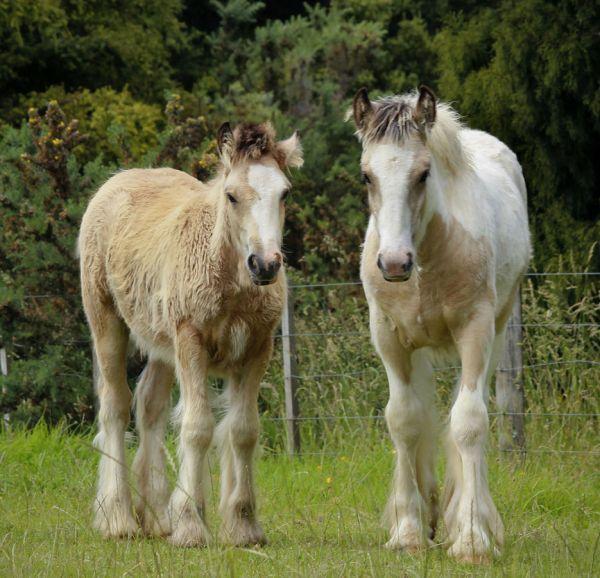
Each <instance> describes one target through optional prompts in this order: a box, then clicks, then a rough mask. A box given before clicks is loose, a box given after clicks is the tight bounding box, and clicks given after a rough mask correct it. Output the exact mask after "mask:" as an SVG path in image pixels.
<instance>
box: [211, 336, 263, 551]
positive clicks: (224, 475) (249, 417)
mask: <svg viewBox="0 0 600 578" xmlns="http://www.w3.org/2000/svg"><path fill="white" fill-rule="evenodd" d="M264 349H265V351H263V353H262V354H261V357H260V358H257V359H254V360H252V362H251V363H250V364H248V366H247V367H245V368H244V369H243V372H244V373H243V375H242V377H241V379H238V378H235V377H233V378H231V379H230V380H229V383H228V390H227V395H228V409H227V414H226V416H225V417H224V418H223V420H222V421H221V423H220V424H219V427H218V436H217V437H218V439H219V449H220V451H221V502H220V507H219V509H220V512H221V515H222V517H223V525H222V529H221V538H222V540H223V541H224V542H227V543H229V544H233V545H234V546H248V545H253V544H265V543H266V539H265V535H264V532H263V530H262V528H261V526H260V524H259V523H258V520H257V517H256V498H255V494H254V475H253V456H254V450H255V448H256V444H257V441H258V432H259V419H258V405H257V399H258V390H259V388H260V380H261V378H262V376H263V375H264V373H265V369H266V366H267V363H268V361H269V359H270V357H271V353H270V349H271V345H270V342H269V344H268V345H265V348H264Z"/></svg>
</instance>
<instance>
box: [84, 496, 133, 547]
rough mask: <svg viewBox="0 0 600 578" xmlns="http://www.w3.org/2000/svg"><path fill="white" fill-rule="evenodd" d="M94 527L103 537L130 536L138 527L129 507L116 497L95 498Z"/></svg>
mask: <svg viewBox="0 0 600 578" xmlns="http://www.w3.org/2000/svg"><path fill="white" fill-rule="evenodd" d="M95 510H96V512H95V516H94V527H95V528H96V529H97V530H98V531H99V532H100V533H101V534H102V536H103V537H104V538H132V537H134V536H136V535H137V533H138V530H139V527H138V524H137V522H136V521H135V518H134V517H133V513H132V512H131V508H129V507H128V506H127V505H124V504H123V503H122V502H120V501H119V500H117V499H114V500H112V499H107V498H102V499H97V500H96V507H95Z"/></svg>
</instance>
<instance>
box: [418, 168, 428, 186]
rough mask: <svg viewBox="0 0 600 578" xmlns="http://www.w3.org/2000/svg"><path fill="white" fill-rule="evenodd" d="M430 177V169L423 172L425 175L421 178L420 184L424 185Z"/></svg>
mask: <svg viewBox="0 0 600 578" xmlns="http://www.w3.org/2000/svg"><path fill="white" fill-rule="evenodd" d="M428 176H429V169H428V170H426V171H424V172H423V174H422V175H421V177H420V178H419V182H420V183H424V182H425V181H426V180H427V177H428Z"/></svg>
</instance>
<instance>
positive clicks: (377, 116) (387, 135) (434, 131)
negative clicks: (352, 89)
mask: <svg viewBox="0 0 600 578" xmlns="http://www.w3.org/2000/svg"><path fill="white" fill-rule="evenodd" d="M418 99H419V92H418V91H417V90H414V91H412V92H409V93H406V94H396V95H392V96H383V97H381V98H378V99H377V100H374V101H372V103H371V104H372V105H373V113H372V114H371V116H370V118H369V119H368V121H367V124H366V126H365V127H364V128H363V129H359V130H358V131H357V135H358V137H359V140H360V141H361V142H362V143H363V145H364V146H369V145H370V144H374V143H378V142H381V141H382V140H390V141H392V142H394V143H398V144H401V143H402V142H403V141H404V140H405V139H407V138H409V137H410V136H411V135H415V134H419V133H421V132H422V131H423V128H422V127H421V126H419V125H418V124H417V122H416V120H415V117H414V113H415V109H416V106H417V101H418ZM347 117H348V118H351V117H352V109H350V110H349V112H348V114H347ZM462 129H463V123H462V122H461V120H460V115H459V114H458V113H457V112H456V111H455V110H454V109H453V108H452V107H451V106H450V105H449V104H447V103H445V102H439V101H437V102H436V119H435V122H434V123H433V126H432V127H431V128H426V129H425V130H426V140H427V146H428V148H429V149H430V150H431V152H432V154H434V155H435V156H436V157H437V158H438V159H440V160H441V161H443V162H444V164H446V166H447V167H448V169H449V170H451V171H452V172H456V171H457V170H458V169H459V168H465V167H468V166H469V165H470V159H469V157H468V154H467V153H466V151H465V150H464V149H463V147H462V145H461V143H460V139H459V134H458V133H459V132H460V131H461V130H462Z"/></svg>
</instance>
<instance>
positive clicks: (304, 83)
mask: <svg viewBox="0 0 600 578" xmlns="http://www.w3.org/2000/svg"><path fill="white" fill-rule="evenodd" d="M34 4H35V6H34ZM268 4H269V5H267V3H264V2H253V1H251V0H229V1H227V0H224V1H216V0H208V1H202V2H186V1H183V0H169V1H167V2H161V3H157V2H150V3H148V2H146V3H143V6H142V5H138V4H135V5H134V4H131V3H127V2H105V1H102V0H97V1H94V2H85V3H83V2H70V3H64V2H60V1H58V0H57V1H53V2H48V3H41V4H40V3H37V4H36V3H33V4H32V3H30V2H27V1H24V0H18V1H16V2H12V3H9V5H8V6H7V7H6V10H4V11H0V12H2V13H1V14H0V31H1V34H0V79H1V80H0V88H2V91H1V93H0V94H1V96H0V207H1V211H2V227H1V229H0V341H1V344H2V345H3V346H4V347H6V348H7V351H8V354H9V358H10V373H9V376H8V378H4V379H2V383H3V385H5V386H6V388H5V393H3V394H2V397H1V398H0V399H1V404H0V405H1V409H2V410H3V411H9V412H10V413H11V415H12V416H13V419H14V420H20V419H23V420H26V421H27V420H33V421H35V420H37V419H39V418H40V417H44V418H45V419H48V420H50V421H55V420H57V419H59V418H60V417H61V416H68V417H69V419H71V420H73V421H81V420H84V421H87V420H89V419H91V417H92V416H93V395H92V391H91V384H90V382H91V380H90V375H91V362H90V348H89V336H88V331H87V328H86V326H85V323H84V318H83V312H82V308H81V304H80V298H79V277H78V263H77V260H76V256H75V240H76V236H77V230H78V224H79V221H80V218H81V215H82V213H83V211H84V209H85V206H86V203H87V200H88V199H89V197H90V195H91V194H93V192H94V191H95V190H96V189H97V188H98V186H99V185H100V184H101V183H102V182H103V181H104V180H105V179H106V178H108V176H109V175H110V174H111V173H113V172H115V171H116V170H119V169H120V168H127V167H134V166H142V167H145V166H173V167H176V168H179V169H181V170H185V171H187V172H189V173H190V174H192V175H194V176H196V177H198V178H201V179H207V178H210V176H211V175H212V174H213V173H214V170H215V167H216V166H217V163H218V159H217V155H216V148H215V141H214V136H215V134H216V131H217V128H218V126H219V125H220V124H221V123H222V122H223V121H225V120H229V121H231V122H232V123H236V122H239V121H249V122H262V121H264V120H270V121H272V122H273V124H274V125H275V127H276V128H277V130H278V133H279V134H280V135H281V136H282V137H285V136H289V134H291V133H292V131H293V130H296V129H299V130H300V133H301V135H302V143H303V148H304V156H305V166H304V167H303V169H302V170H301V171H299V172H297V173H295V174H294V175H293V178H292V181H293V185H294V188H293V192H292V194H291V195H290V197H289V201H288V202H287V206H288V209H287V217H286V218H287V221H286V226H285V238H284V249H285V253H286V258H287V262H288V265H289V270H290V271H291V272H292V275H296V276H300V277H301V278H303V279H320V280H323V279H333V280H341V279H356V278H357V277H358V262H359V256H360V246H361V243H362V239H363V236H364V230H365V226H366V222H367V206H366V195H365V192H364V190H363V187H362V185H361V184H360V182H359V178H358V177H359V154H360V148H359V145H358V143H357V142H356V139H355V137H354V136H353V130H354V129H353V127H352V126H351V124H350V123H345V122H344V120H343V117H344V112H345V110H346V109H347V107H348V106H349V104H350V102H351V98H352V96H353V94H354V93H355V91H356V90H357V89H358V88H359V87H360V86H363V85H365V86H367V87H368V88H369V90H370V92H371V94H372V95H373V96H377V95H379V94H386V93H388V94H389V93H394V92H401V91H405V90H409V89H411V88H414V87H415V86H416V85H417V84H419V83H420V82H426V83H427V84H430V85H431V86H432V87H433V88H434V89H436V90H437V91H438V93H439V96H440V97H441V98H442V99H444V100H451V101H453V102H454V103H455V106H456V108H457V110H459V112H460V113H461V114H463V115H464V117H465V120H466V121H467V122H468V123H469V124H470V125H471V126H473V127H474V128H481V129H485V130H490V131H491V132H493V133H494V134H496V135H498V136H499V137H500V138H502V139H503V140H504V141H505V142H506V143H507V144H508V145H509V146H511V148H513V149H514V150H515V151H516V152H517V154H518V155H519V157H520V160H521V161H522V163H523V166H524V172H525V177H526V180H527V182H528V187H529V208H530V221H531V225H532V231H533V233H534V247H535V255H534V264H533V266H534V268H536V269H537V270H544V269H546V270H557V269H561V270H565V269H582V268H590V269H595V270H598V267H600V258H599V252H598V250H597V245H595V244H594V243H595V241H597V239H598V237H599V233H600V226H599V225H598V222H597V217H598V211H599V207H598V195H597V193H596V191H595V184H596V179H597V167H596V163H595V162H594V160H593V155H592V154H591V150H592V149H593V144H594V143H595V141H596V140H597V137H598V133H599V118H600V105H599V102H600V100H599V98H600V92H599V91H598V87H597V82H596V81H595V79H597V77H598V69H597V67H598V66H599V64H598V63H599V62H600V59H599V58H595V57H594V54H595V52H597V49H598V37H597V34H595V23H594V11H593V8H592V7H591V6H583V5H582V6H579V5H575V4H574V3H570V2H566V3H543V2H540V1H538V0H489V1H486V2H483V3H482V2H471V1H469V0H463V1H461V2H458V1H456V2H455V1H444V2H421V1H415V2H411V3H406V2H404V1H403V0H375V1H371V0H346V1H341V0H334V1H333V2H308V3H302V2H296V1H292V2H285V3H268ZM571 4H573V5H571ZM532 38H535V39H537V40H536V43H534V42H532V41H531V39H532ZM49 102H50V104H48V103H49ZM553 283H554V282H553ZM561 283H563V282H562V281H560V282H559V281H557V282H556V283H555V284H549V285H547V284H545V283H537V282H536V283H534V284H533V285H527V286H526V288H525V289H524V307H525V311H524V315H525V316H526V317H528V318H531V319H534V320H539V319H543V318H544V316H548V315H550V316H553V315H554V316H561V315H566V314H567V312H568V313H569V315H571V314H574V312H575V311H577V312H578V313H577V315H578V319H579V318H581V319H583V318H584V317H585V316H586V315H587V316H588V317H590V316H591V317H594V316H596V318H597V314H598V311H597V307H598V303H597V295H596V293H597V285H594V284H590V283H588V284H587V285H584V287H587V289H586V291H588V293H585V294H584V293H581V291H582V289H581V288H580V287H579V286H577V287H573V288H570V287H567V285H565V284H561ZM565 283H568V282H565ZM320 291H321V293H320V294H319V295H316V294H315V293H313V292H311V291H305V292H303V293H300V294H299V295H298V296H297V309H298V314H299V316H300V318H299V321H298V325H299V326H300V327H305V328H306V331H307V332H309V331H313V332H314V331H316V332H322V331H323V330H324V329H325V328H327V329H328V331H330V332H331V331H333V329H331V328H332V327H334V328H338V329H339V330H340V331H342V330H346V331H347V330H351V328H355V330H356V331H359V329H358V328H359V327H360V328H361V329H360V331H362V332H363V333H364V332H365V331H366V325H365V323H364V321H365V319H366V304H365V301H364V298H363V296H362V293H361V292H360V290H355V291H351V292H347V291H346V292H343V291H341V289H335V290H332V291H323V290H320ZM595 291H596V292H595ZM304 319H306V321H304ZM311 324H312V325H311ZM310 327H312V329H310ZM573 331H575V330H573ZM589 331H590V332H591V331H593V330H592V329H591V328H590V329H589ZM526 337H527V339H528V340H530V339H531V341H528V344H527V345H526V356H527V357H528V359H529V358H531V359H534V358H537V357H539V356H540V355H541V352H545V353H546V354H547V356H548V358H551V359H558V358H560V356H561V355H562V356H567V355H570V354H571V353H572V354H573V355H577V356H578V357H582V358H586V357H587V358H590V359H593V358H594V357H593V356H597V353H598V352H597V345H596V342H597V334H596V333H584V332H583V331H582V332H580V333H577V332H575V333H568V334H565V333H562V334H560V335H559V334H554V335H550V334H549V333H548V332H546V333H539V334H538V333H536V334H535V336H534V335H533V334H531V335H530V334H529V333H528V334H526ZM539 339H542V340H543V342H544V347H541V346H538V345H539V341H538V340H539ZM531 343H535V346H534V347H533V348H531V349H527V347H529V344H531ZM573 348H575V349H573ZM299 349H300V350H301V355H302V360H301V363H302V369H303V371H306V372H308V373H309V374H319V373H324V372H326V371H334V370H335V371H336V372H339V371H343V372H353V371H365V372H366V373H364V374H361V377H359V378H354V377H348V378H347V379H346V378H345V379H342V380H337V381H335V380H329V381H327V380H321V381H318V380H317V381H315V380H312V381H310V380H306V381H305V382H303V386H302V390H301V397H302V401H303V411H305V412H306V413H307V414H311V413H315V412H321V413H324V412H325V410H327V411H332V412H334V410H335V408H338V409H337V410H335V411H336V412H337V413H339V411H340V409H339V408H341V407H343V408H344V409H343V411H345V412H347V413H348V414H350V413H354V412H359V413H365V412H366V413H369V412H374V411H380V410H381V408H382V407H383V404H384V402H385V395H386V393H385V390H386V386H385V379H384V377H383V376H382V374H381V371H380V366H379V362H378V360H377V358H376V356H375V355H374V353H373V351H372V347H371V346H370V344H369V338H368V335H364V334H361V335H356V336H353V337H347V338H344V339H343V340H342V341H339V340H332V339H322V340H320V341H316V342H315V341H314V340H313V341H311V340H310V339H309V338H306V339H304V338H302V340H301V342H300V343H299ZM139 365H140V364H139V360H138V361H137V362H136V364H135V366H136V368H139ZM328 368H329V369H328ZM579 370H583V368H579V369H578V371H579ZM560 371H563V370H562V369H561V370H560ZM564 371H566V372H568V371H571V370H570V369H564ZM573 371H574V370H573ZM586 371H588V370H586ZM589 371H592V372H593V371H595V370H593V369H592V370H589ZM589 371H588V373H584V376H585V379H584V380H583V381H584V382H585V383H588V381H587V380H588V377H589ZM544 375H546V377H547V378H548V379H550V378H551V377H552V376H555V375H557V374H555V373H552V374H550V373H548V374H544ZM564 375H565V376H567V377H566V380H567V381H570V382H572V383H574V381H573V380H576V377H577V375H579V374H576V373H566V374H564ZM593 375H595V374H593ZM269 376H270V377H269V379H268V383H272V384H275V385H276V386H277V387H274V388H268V387H266V388H265V390H264V395H263V409H264V410H265V412H267V413H268V414H269V415H280V414H281V411H282V407H283V405H282V399H281V390H280V389H279V387H280V384H281V377H280V367H279V365H278V360H277V359H276V360H275V361H274V363H273V365H272V368H271V370H270V373H269ZM561 376H562V374H561ZM538 377H539V376H538ZM544 379H545V378H544ZM451 381H452V377H451V376H450V377H449V378H448V379H447V380H446V382H444V383H447V385H448V387H449V384H450V383H451ZM564 382H565V380H564V379H562V377H561V384H562V383H564ZM552 383H553V386H554V385H557V383H555V382H552ZM539 384H540V382H539V381H536V379H535V378H533V377H532V378H531V381H529V382H528V383H527V385H528V387H531V388H532V392H534V391H535V392H536V394H535V395H538V394H539V396H538V397H535V396H530V397H531V399H534V398H535V399H536V402H535V403H539V404H540V406H542V405H548V404H549V403H550V400H551V396H552V392H558V391H561V392H563V390H562V389H555V388H554V387H553V386H552V387H551V386H548V387H546V388H545V389H543V391H545V392H550V393H549V394H548V395H547V396H545V397H544V396H543V395H542V394H541V392H542V389H541V388H540V385H539ZM444 387H446V386H444ZM557 387H558V386H557ZM560 387H561V388H562V387H563V385H561V386H560ZM565 387H566V386H565ZM567 390H568V391H570V390H569V388H568V387H567V389H566V390H565V391H567ZM444 391H446V390H445V389H444ZM577 391H578V392H580V393H582V392H583V390H580V389H579V386H578V388H577ZM563 393H564V392H563ZM563 393H561V395H563ZM564 395H566V394H564ZM590 395H591V394H589V392H588V393H586V394H585V395H584V396H583V398H582V399H588V398H589V397H590ZM569 399H571V398H569ZM342 402H343V403H342ZM340 404H342V405H340ZM315 431H317V430H315ZM273 435H275V430H273ZM273 440H275V438H273ZM274 443H275V442H274Z"/></svg>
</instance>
